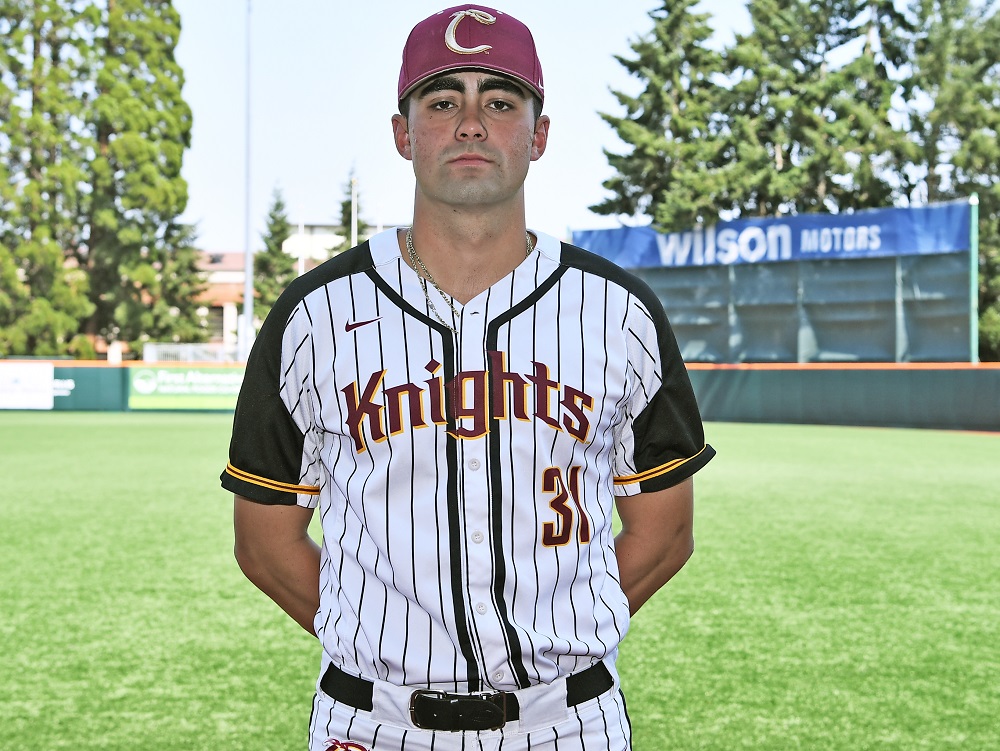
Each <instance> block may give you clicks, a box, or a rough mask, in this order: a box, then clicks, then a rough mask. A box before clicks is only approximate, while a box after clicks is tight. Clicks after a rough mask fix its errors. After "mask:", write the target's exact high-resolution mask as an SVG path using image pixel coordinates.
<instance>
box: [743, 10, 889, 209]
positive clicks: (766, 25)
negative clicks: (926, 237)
mask: <svg viewBox="0 0 1000 751" xmlns="http://www.w3.org/2000/svg"><path fill="white" fill-rule="evenodd" d="M749 11H750V16H751V20H752V22H753V29H752V31H751V32H750V33H749V34H747V35H738V36H737V38H736V43H735V44H734V46H733V47H732V49H731V50H729V52H728V55H727V59H728V61H729V66H728V70H727V72H728V74H729V75H730V77H731V79H732V81H733V84H732V86H731V89H730V92H729V95H728V97H727V101H726V104H725V107H724V110H723V116H724V118H725V120H726V122H727V125H728V127H729V129H730V132H731V134H732V137H733V144H734V148H733V154H734V156H735V160H736V164H735V165H734V166H733V170H732V172H731V174H733V175H735V176H738V177H739V179H738V180H737V181H736V182H735V183H734V184H733V190H734V192H733V196H732V198H733V200H732V203H731V205H730V206H728V208H730V209H732V210H734V211H738V212H739V213H740V214H742V215H747V216H777V215H781V214H787V213H797V212H803V211H830V212H834V213H836V212H838V211H843V210H848V209H855V208H861V207H865V206H882V205H886V203H890V202H891V201H892V199H893V197H894V195H895V189H896V186H895V180H894V175H893V170H892V167H893V156H894V154H896V153H897V152H898V151H899V150H900V148H902V147H901V138H900V136H899V134H898V133H897V132H896V131H894V130H893V128H892V126H891V124H890V121H889V115H888V113H889V110H890V105H891V97H892V94H893V91H894V89H895V88H896V84H894V83H893V82H892V81H891V80H889V78H888V75H887V69H886V66H885V62H884V59H881V58H880V57H879V54H880V52H881V47H879V46H878V45H877V44H876V42H877V41H878V38H879V34H880V33H883V34H884V35H885V36H888V37H889V42H890V45H889V46H890V47H891V46H892V45H893V44H895V43H896V38H895V31H894V29H888V30H886V29H883V28H881V27H879V26H877V25H875V21H879V22H880V23H882V24H883V25H884V24H886V23H887V21H888V20H891V19H886V17H885V15H884V13H882V12H881V11H882V9H881V8H880V7H879V4H878V3H875V2H873V3H871V4H868V3H863V2H862V3H859V2H856V1H855V0H826V1H825V2H820V3H815V2H809V1H808V0H761V1H760V2H754V3H752V4H750V6H749ZM864 15H868V17H869V19H870V20H871V23H870V24H869V26H867V27H866V26H864V25H863V24H861V23H860V21H861V20H862V18H863V16H864ZM859 25H860V26H861V28H862V29H864V32H865V36H866V39H865V45H864V52H863V53H862V54H861V55H859V56H857V57H856V58H854V59H853V60H852V61H851V62H849V63H848V64H846V65H840V64H839V63H837V64H835V59H836V58H837V56H838V55H840V54H842V53H843V46H844V45H845V44H846V43H847V42H849V41H850V40H851V38H852V37H853V36H854V35H855V34H856V31H855V30H856V29H857V28H858V27H859ZM886 31H892V32H893V33H892V34H891V35H890V34H887V33H885V32H886Z"/></svg>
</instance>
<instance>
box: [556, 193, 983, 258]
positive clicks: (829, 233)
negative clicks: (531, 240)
mask: <svg viewBox="0 0 1000 751" xmlns="http://www.w3.org/2000/svg"><path fill="white" fill-rule="evenodd" d="M971 216H972V211H971V208H970V206H969V203H968V201H965V200H962V201H955V202H952V203H940V204H934V205H931V206H921V207H919V208H911V209H868V210H864V211H855V212H854V213H851V214H799V215H797V216H787V217H780V218H775V219H736V220H733V221H729V222H719V223H718V224H716V225H715V226H712V227H706V228H699V229H694V230H690V231H688V232H669V233H661V232H657V231H656V230H654V229H653V228H652V227H649V226H645V227H620V228H618V229H598V230H583V231H576V232H573V244H574V245H579V246H580V247H582V248H586V249H587V250H590V251H592V252H594V253H597V254H598V255H600V256H603V257H605V258H607V259H609V260H611V261H614V262H615V263H617V264H618V265H619V266H623V267H625V268H637V267H646V266H719V265H729V264H734V263H767V262H773V261H813V260H819V259H824V258H879V257H885V256H900V255H920V254H938V253H961V252H965V251H968V250H969V242H970V221H971Z"/></svg>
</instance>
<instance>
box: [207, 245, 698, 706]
mask: <svg viewBox="0 0 1000 751" xmlns="http://www.w3.org/2000/svg"><path fill="white" fill-rule="evenodd" d="M535 234H536V235H537V237H538V242H537V245H536V250H535V252H533V253H531V254H530V255H529V256H528V258H527V259H526V260H525V261H523V262H522V263H521V264H520V266H518V267H517V268H516V269H515V270H514V271H513V272H512V273H511V274H509V275H508V276H507V277H505V278H504V279H502V280H500V281H499V282H497V283H496V284H495V285H493V286H492V287H490V288H489V289H488V290H486V291H485V292H483V293H482V294H480V295H479V296H477V297H476V298H474V299H473V300H471V301H469V302H468V303H467V304H466V305H464V306H461V305H458V304H457V303H456V304H455V308H456V314H457V317H455V316H453V314H452V310H451V308H450V307H449V305H448V303H447V301H446V300H445V299H444V298H442V297H441V296H440V295H439V294H438V293H437V291H436V290H435V289H434V288H433V287H429V288H428V293H427V294H428V295H429V296H430V299H431V300H432V301H433V302H434V304H435V307H436V308H437V310H438V311H439V312H440V313H442V314H443V315H444V316H445V319H446V320H447V321H448V323H449V324H451V326H453V327H454V328H455V329H456V330H457V333H453V332H452V331H451V330H450V329H449V328H448V327H446V326H443V325H442V324H441V323H440V322H439V321H438V320H437V319H436V318H435V317H434V315H433V313H432V312H431V311H430V310H429V306H428V304H427V298H426V297H425V293H424V291H423V289H422V288H421V285H420V283H419V278H418V277H417V275H416V274H415V273H414V271H413V270H412V269H411V268H410V267H409V266H408V265H407V264H406V263H405V262H404V261H403V260H402V258H401V255H400V251H399V244H398V241H397V236H396V231H395V230H389V231H386V232H383V233H380V234H379V235H376V236H375V237H373V238H371V240H370V241H369V242H367V243H364V244H362V245H360V246H358V247H357V248H354V249H352V250H350V251H348V252H347V253H344V254H342V255H341V256H338V257H336V258H334V259H332V260H331V261H328V262H327V263H325V264H323V265H322V266H320V267H319V268H317V269H315V270H314V271H312V272H310V273H308V274H306V275H304V276H302V277H300V278H299V279H297V280H296V281H295V282H293V283H292V284H291V285H290V286H289V288H288V289H287V290H286V291H285V293H284V294H283V295H282V297H281V299H280V300H279V301H278V303H277V305H276V306H275V307H274V309H273V310H272V312H271V314H270V316H269V317H268V319H267V321H266V322H265V324H264V326H263V329H262V330H261V333H260V336H259V338H258V340H257V342H256V344H255V345H254V349H253V352H252V354H251V357H250V360H249V362H248V364H247V372H246V377H245V380H244V383H243V387H242V390H241V393H240V398H239V404H238V407H237V410H236V415H235V420H234V429H233V438H232V444H231V447H230V461H229V465H228V466H227V468H226V470H225V471H224V472H223V474H222V484H223V486H224V487H225V488H226V489H228V490H230V491H232V492H233V493H236V494H238V495H241V496H244V497H246V498H249V499H251V500H254V501H257V502H260V503H269V504H295V503H298V504H300V505H302V506H315V505H317V504H318V507H319V511H320V516H321V521H322V531H323V544H322V559H321V560H322V563H321V565H322V571H321V582H320V584H321V592H320V601H321V602H320V611H319V613H318V614H317V616H316V629H317V635H318V636H319V638H320V640H321V641H322V644H323V648H324V650H325V651H326V653H327V656H328V659H329V660H332V661H333V662H334V663H335V664H337V665H338V666H339V667H341V668H342V669H343V670H345V671H347V672H349V673H352V674H354V675H363V676H366V677H369V678H377V679H381V680H385V681H389V682H391V683H394V684H396V685H405V686H415V687H431V688H435V689H439V690H449V691H461V692H467V691H479V690H487V689H491V688H492V689H505V690H509V689H516V688H523V687H526V686H528V685H532V684H535V683H539V682H544V683H549V682H551V681H553V680H554V679H556V678H557V677H559V676H562V675H566V674H569V673H573V672H575V671H577V670H579V669H582V668H584V667H587V666H589V665H591V664H592V663H593V662H595V661H596V660H598V659H601V658H603V657H605V656H606V655H609V654H612V653H614V651H615V650H616V649H617V646H618V643H619V642H620V641H621V639H622V637H623V636H624V634H625V631H626V629H627V627H628V603H627V601H626V599H625V596H624V594H623V593H622V590H621V587H620V585H619V582H618V567H617V563H616V559H615V555H614V547H613V533H612V526H611V525H612V508H613V503H614V499H615V497H616V496H628V495H634V494H636V493H641V492H647V491H654V490H660V489H663V488H666V487H670V486H672V485H675V484H677V483H678V482H681V481H682V480H684V479H686V478H687V477H689V476H691V475H692V474H694V473H695V472H696V471H698V470H699V469H700V468H701V467H703V466H704V465H705V464H706V463H707V462H708V461H709V459H711V458H712V456H713V455H714V450H713V449H712V447H711V446H708V445H707V444H706V443H705V440H704V434H703V430H702V424H701V418H700V416H699V413H698V408H697V404H696V402H695V398H694V394H693V391H692V389H691V385H690V381H689V379H688V376H687V372H686V370H685V368H684V364H683V362H682V360H681V358H680V354H679V352H678V350H677V345H676V343H675V340H674V336H673V334H672V332H671V331H670V327H669V325H668V323H667V319H666V316H665V315H664V313H663V309H662V307H661V305H660V304H659V302H658V301H657V300H656V297H655V296H654V295H653V293H652V292H651V291H650V290H649V288H648V287H647V286H646V285H645V284H643V283H642V282H641V281H639V280H637V279H636V278H635V277H633V276H631V275H629V274H627V273H626V272H624V271H622V270H621V269H620V268H618V267H617V266H615V265H613V264H611V263H609V262H607V261H605V260H603V259H601V258H599V257H597V256H594V255H593V254H590V253H588V252H586V251H584V250H581V249H579V248H576V247H573V246H571V245H567V244H561V243H560V242H559V241H558V240H556V239H555V238H553V237H549V236H547V235H544V234H541V233H535Z"/></svg>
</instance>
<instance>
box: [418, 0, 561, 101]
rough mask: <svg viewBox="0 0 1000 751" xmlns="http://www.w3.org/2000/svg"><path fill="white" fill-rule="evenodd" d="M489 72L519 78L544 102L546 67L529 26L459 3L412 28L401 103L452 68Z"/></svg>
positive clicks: (479, 6)
mask: <svg viewBox="0 0 1000 751" xmlns="http://www.w3.org/2000/svg"><path fill="white" fill-rule="evenodd" d="M463 69H464V70H489V71H494V72H496V73H502V74H503V75H505V76H510V77H512V78H516V79H517V80H518V81H520V82H521V83H523V84H524V85H525V86H527V87H528V88H529V89H530V90H531V91H532V92H533V93H534V94H536V95H537V96H538V97H539V99H542V100H544V99H545V87H544V86H543V85H542V65H541V63H539V62H538V53H537V52H536V51H535V40H534V38H532V36H531V32H530V31H529V30H528V27H527V26H525V25H524V24H523V23H521V22H520V21H518V20H517V19H516V18H514V17H513V16H509V15H507V14H506V13H503V12H501V11H498V10H493V9H492V8H486V7H484V6H482V5H457V6H455V7H454V8H448V9H447V10H442V11H440V12H439V13H435V14H434V15H433V16H431V17H430V18H425V19H424V20H423V21H421V22H420V23H418V24H417V25H416V26H414V27H413V31H411V32H410V36H409V37H408V38H407V40H406V46H405V47H403V66H402V67H401V68H400V70H399V101H403V99H404V98H406V96H407V95H408V94H410V93H411V92H412V91H413V90H414V89H416V87H417V86H419V85H420V84H422V83H423V82H424V81H426V80H428V79H429V78H431V77H433V76H436V75H438V74H439V73H443V72H445V71H448V70H463Z"/></svg>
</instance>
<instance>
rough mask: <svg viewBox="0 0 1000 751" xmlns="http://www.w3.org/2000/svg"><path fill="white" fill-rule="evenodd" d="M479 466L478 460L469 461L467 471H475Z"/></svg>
mask: <svg viewBox="0 0 1000 751" xmlns="http://www.w3.org/2000/svg"><path fill="white" fill-rule="evenodd" d="M480 466H481V465H480V464H479V460H478V459H469V469H471V470H472V471H476V470H477V469H479V467H480Z"/></svg>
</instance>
